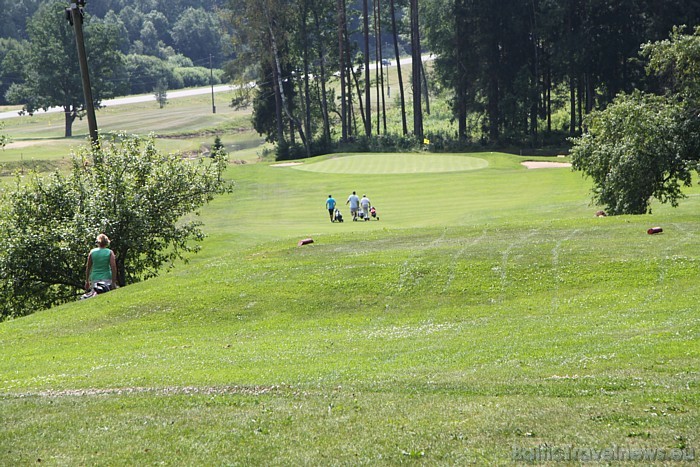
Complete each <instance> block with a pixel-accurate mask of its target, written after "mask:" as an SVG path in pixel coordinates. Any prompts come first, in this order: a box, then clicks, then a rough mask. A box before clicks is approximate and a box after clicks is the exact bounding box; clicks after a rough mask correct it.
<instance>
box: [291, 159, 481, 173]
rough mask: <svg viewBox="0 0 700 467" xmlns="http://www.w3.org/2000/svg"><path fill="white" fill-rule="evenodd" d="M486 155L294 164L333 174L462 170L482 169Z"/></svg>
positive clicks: (337, 160)
mask: <svg viewBox="0 0 700 467" xmlns="http://www.w3.org/2000/svg"><path fill="white" fill-rule="evenodd" d="M488 165H489V163H488V161H487V160H485V159H480V158H478V157H468V156H453V155H432V154H431V155H428V154H358V155H352V156H341V157H333V158H331V159H326V160H323V161H320V162H314V163H311V164H297V165H291V166H290V167H293V168H294V169H297V170H306V171H308V172H318V173H334V174H405V173H438V172H461V171H466V170H478V169H483V168H485V167H487V166H488Z"/></svg>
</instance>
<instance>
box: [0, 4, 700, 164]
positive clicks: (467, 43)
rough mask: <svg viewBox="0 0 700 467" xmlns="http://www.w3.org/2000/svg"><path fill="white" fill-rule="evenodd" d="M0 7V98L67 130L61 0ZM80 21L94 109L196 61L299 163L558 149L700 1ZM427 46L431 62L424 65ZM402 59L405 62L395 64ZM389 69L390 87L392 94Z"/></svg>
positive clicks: (183, 72) (66, 37)
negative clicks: (418, 145) (364, 155)
mask: <svg viewBox="0 0 700 467" xmlns="http://www.w3.org/2000/svg"><path fill="white" fill-rule="evenodd" d="M0 4H2V6H3V7H4V8H5V11H6V12H7V14H6V15H5V16H4V17H3V18H2V19H1V20H0V37H2V38H3V39H0V63H1V64H2V67H1V71H0V100H2V99H5V102H11V103H15V104H16V103H22V104H24V105H25V107H26V109H27V111H29V112H31V111H32V110H34V109H36V108H41V107H43V106H45V105H47V102H49V101H50V102H52V103H53V104H52V105H61V106H63V107H64V108H65V109H66V115H67V117H66V118H67V125H66V128H67V131H68V129H69V121H72V120H71V119H74V118H76V116H77V115H79V114H80V109H81V104H80V96H81V94H80V92H79V89H77V90H74V88H73V85H72V84H71V85H69V84H68V81H69V79H68V78H67V77H66V78H65V79H63V80H57V79H56V78H57V76H55V74H57V73H59V71H63V70H66V71H69V73H66V74H74V75H76V76H77V73H76V71H75V69H74V68H71V67H68V66H65V63H68V64H73V65H74V63H73V61H72V59H70V58H67V59H66V57H70V56H71V55H72V54H73V52H71V50H72V48H74V45H73V44H72V43H71V42H70V41H71V36H70V34H69V33H70V30H69V29H68V27H67V26H68V25H67V24H63V23H65V21H63V20H62V19H61V17H60V13H61V10H62V9H63V8H65V6H67V1H58V0H54V1H49V2H46V1H39V0H15V1H9V0H0ZM85 12H86V22H87V25H86V28H85V29H86V38H87V39H86V40H88V41H90V42H91V44H89V47H88V50H90V51H91V53H92V56H91V57H90V63H91V67H92V68H93V71H92V76H94V77H95V79H96V81H97V83H96V84H94V87H95V88H96V91H97V92H96V95H97V97H96V101H97V104H99V100H100V99H102V98H107V97H112V96H114V95H120V94H128V93H145V92H152V91H154V90H155V89H156V88H158V89H159V91H162V90H163V88H164V87H165V88H170V89H173V88H178V87H183V86H193V85H201V84H209V82H210V75H209V73H208V70H207V67H209V66H215V67H221V68H222V70H225V72H224V71H217V73H216V74H215V80H217V81H218V80H236V81H238V82H240V83H247V82H250V81H255V82H256V83H257V85H256V88H255V90H254V91H253V92H252V93H249V94H241V96H240V97H238V98H237V99H236V102H232V105H239V104H247V103H252V105H253V111H254V113H253V125H254V127H255V128H256V130H257V131H258V132H259V133H261V134H263V135H265V136H266V137H267V139H268V140H269V141H273V142H276V143H277V145H278V148H279V151H278V152H279V154H280V156H281V157H299V156H307V155H310V154H316V153H320V152H325V151H327V150H329V148H332V147H333V145H335V144H337V143H339V142H340V143H353V142H354V143H358V148H360V149H361V148H362V147H368V146H369V145H375V146H376V145H378V144H389V145H393V147H396V146H401V145H403V144H407V145H410V144H415V142H416V141H418V142H420V141H423V140H424V138H427V139H429V140H431V141H434V142H437V141H442V140H444V141H449V142H452V144H474V143H485V144H491V145H496V144H497V145H511V144H513V145H529V146H533V147H539V146H544V145H561V144H563V143H565V141H566V138H568V137H570V136H573V135H578V134H581V133H582V131H583V129H584V118H585V116H586V115H587V114H589V113H590V112H591V111H592V110H594V109H601V108H604V107H605V106H606V105H608V104H609V103H610V102H612V101H613V99H614V97H615V96H616V95H617V94H618V93H619V92H630V91H632V90H634V89H641V90H649V91H651V90H653V89H654V86H656V83H655V82H654V80H652V79H650V78H649V77H648V75H647V74H646V73H645V71H644V63H643V61H642V60H640V58H639V54H638V53H639V49H640V46H641V45H642V44H644V43H647V42H651V41H658V40H662V39H664V38H666V37H668V35H669V33H670V31H671V30H672V28H673V27H674V26H676V25H681V24H686V25H688V26H689V27H693V26H695V25H696V24H697V23H698V20H699V19H700V1H697V0H690V1H689V0H667V1H664V2H663V3H661V2H657V1H654V0H526V1H523V0H503V1H499V2H493V1H491V0H424V1H421V2H418V1H417V0H313V1H312V0H216V1H213V2H210V3H209V4H207V7H206V8H205V7H203V6H202V5H201V4H198V3H195V2H194V1H192V0H172V1H171V0H143V1H140V2H136V1H134V0H106V1H101V2H91V1H88V2H87V4H86V7H85ZM57 15H58V16H57ZM59 44H63V46H62V49H61V48H59V47H58V45H59ZM423 53H428V54H432V56H433V57H434V58H435V60H434V61H433V62H432V63H431V66H426V64H424V63H423V62H422V61H421V60H420V56H421V55H422V54H423ZM58 57H62V58H63V59H64V62H63V63H64V66H59V65H58ZM407 57H411V58H412V60H410V66H409V65H403V66H402V62H401V61H400V60H401V59H405V58H407ZM65 60H67V62H66V61H65ZM47 63H51V64H52V66H46V64H47ZM389 63H391V64H392V66H395V67H396V68H395V71H392V73H395V75H392V76H397V78H398V89H397V91H398V92H395V93H394V96H390V95H389V93H388V89H387V86H386V81H387V79H388V76H387V74H386V72H387V69H386V67H385V66H383V65H384V64H389ZM54 64H55V65H56V66H53V65H54ZM57 81H58V82H62V83H64V82H65V84H63V85H62V86H61V88H62V90H61V91H59V90H58V89H56V86H52V87H50V88H49V89H42V88H41V87H37V84H40V83H42V82H48V83H55V82H57ZM63 89H66V90H65V91H63ZM67 89H70V92H69V91H68V90H67ZM57 94H60V95H57ZM68 94H70V95H71V97H65V96H66V95H68ZM46 95H49V99H47V98H45V97H46ZM73 95H76V96H78V98H77V99H76V100H75V101H74V99H73V97H72V96H73ZM435 95H437V96H439V97H440V98H442V99H445V100H447V101H448V102H449V104H450V111H451V116H452V119H453V120H454V122H455V124H456V125H455V128H456V130H455V131H450V132H443V133H440V134H435V132H434V131H433V132H432V133H431V134H428V135H425V134H424V133H425V132H424V128H423V120H424V115H425V114H429V113H430V97H431V96H435ZM379 136H381V138H377V137H379ZM387 142H388V143H387Z"/></svg>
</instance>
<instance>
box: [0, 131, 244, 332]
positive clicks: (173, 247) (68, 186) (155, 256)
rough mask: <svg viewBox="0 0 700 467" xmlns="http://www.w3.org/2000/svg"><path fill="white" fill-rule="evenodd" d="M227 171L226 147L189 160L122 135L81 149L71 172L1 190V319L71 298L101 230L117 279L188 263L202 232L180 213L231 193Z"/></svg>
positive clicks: (150, 142) (152, 273) (78, 289)
mask: <svg viewBox="0 0 700 467" xmlns="http://www.w3.org/2000/svg"><path fill="white" fill-rule="evenodd" d="M225 168H226V160H225V157H224V156H223V154H222V153H221V152H217V154H216V155H215V157H214V158H213V159H208V158H207V159H206V160H203V159H202V160H199V161H197V162H194V163H193V162H191V161H188V160H185V159H183V158H182V157H180V156H179V155H177V154H169V155H164V154H161V153H159V152H158V150H157V149H156V147H155V141H154V139H153V138H145V139H144V138H140V137H135V136H126V135H119V136H117V137H114V138H112V139H111V140H109V141H107V140H102V141H101V145H100V146H99V147H98V146H85V147H82V148H80V149H79V150H78V152H77V154H74V155H73V157H72V170H71V171H70V173H68V174H63V173H61V172H58V171H56V172H55V173H53V174H52V175H50V176H48V177H45V178H41V177H40V176H39V175H37V174H36V173H33V174H31V175H29V176H27V177H21V176H19V175H18V176H17V178H16V180H15V183H14V185H13V186H11V187H7V186H0V189H1V190H0V295H1V296H2V297H3V300H2V301H1V302H0V318H3V317H10V316H20V315H25V314H28V313H31V312H33V311H35V310H37V309H40V308H46V307H50V306H52V305H55V304H59V303H63V302H66V301H68V300H73V299H75V298H76V297H77V296H78V295H79V294H80V293H82V290H81V289H82V286H83V279H84V271H85V258H86V255H87V252H88V251H89V249H90V247H91V245H92V244H93V242H94V239H95V237H96V235H97V234H98V233H101V232H103V233H106V234H107V235H108V236H109V237H110V238H111V239H112V244H111V248H112V250H113V251H114V253H115V256H116V258H117V269H118V277H119V283H120V285H124V284H126V283H131V282H137V281H140V280H143V279H147V278H149V277H153V276H155V275H157V274H158V272H159V270H160V269H162V268H163V267H165V266H172V264H173V262H174V261H175V260H177V259H182V260H186V258H185V257H184V253H187V252H195V251H197V250H198V248H199V246H198V245H196V244H192V241H201V240H202V239H203V238H204V235H203V233H202V231H201V230H200V225H201V223H200V222H198V221H196V220H186V221H183V217H184V216H185V215H189V214H192V213H195V214H196V212H197V210H198V209H199V208H200V207H202V206H203V205H204V204H206V203H208V202H209V201H211V200H212V199H213V198H214V196H215V195H217V194H220V193H224V192H227V191H229V190H230V186H229V185H228V184H227V183H225V182H224V181H223V180H222V178H221V176H222V173H223V171H224V170H225Z"/></svg>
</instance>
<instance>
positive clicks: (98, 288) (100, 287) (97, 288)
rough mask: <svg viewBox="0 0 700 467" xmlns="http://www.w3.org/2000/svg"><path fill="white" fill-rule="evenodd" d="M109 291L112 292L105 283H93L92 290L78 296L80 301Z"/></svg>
mask: <svg viewBox="0 0 700 467" xmlns="http://www.w3.org/2000/svg"><path fill="white" fill-rule="evenodd" d="M110 290H112V289H111V288H110V286H109V285H108V284H107V283H105V282H95V284H94V285H93V286H92V288H91V289H90V290H88V291H87V292H85V293H84V294H83V295H81V296H80V299H81V300H85V299H86V298H92V297H94V296H95V295H99V294H103V293H107V292H109V291H110Z"/></svg>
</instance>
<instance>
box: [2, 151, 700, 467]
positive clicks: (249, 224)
mask: <svg viewBox="0 0 700 467" xmlns="http://www.w3.org/2000/svg"><path fill="white" fill-rule="evenodd" d="M429 157H431V158H439V157H442V156H435V155H432V156H429ZM445 157H446V158H449V159H446V160H445V161H444V162H445V164H446V166H450V167H452V168H451V169H449V170H451V171H437V172H432V173H427V172H426V173H415V172H416V171H417V170H418V167H420V166H421V164H422V163H423V162H424V161H420V160H417V159H416V158H415V157H414V156H413V155H410V156H407V157H396V155H391V156H385V155H379V154H378V155H374V156H373V158H372V161H371V162H368V160H367V159H366V157H365V156H362V157H359V156H353V155H347V156H346V157H337V156H335V157H321V158H316V159H314V160H311V161H305V163H304V164H303V165H296V166H274V164H273V165H267V164H251V165H240V166H232V167H231V170H230V171H229V174H228V175H229V176H230V177H231V179H232V180H234V181H235V184H236V189H235V191H234V193H233V194H232V195H230V196H227V197H222V198H219V199H217V200H216V201H215V202H213V203H212V204H211V205H210V206H208V207H207V209H206V210H205V211H203V213H202V220H203V221H204V222H205V224H206V230H207V232H208V234H209V238H208V239H207V240H206V242H205V243H204V245H203V249H202V251H201V252H200V254H198V255H195V256H193V257H192V259H191V261H190V262H189V263H188V264H186V265H182V264H179V265H177V267H176V268H175V269H173V270H172V271H170V272H168V273H167V274H164V275H162V276H161V277H159V278H156V279H153V280H150V281H147V282H144V283H140V284H135V285H130V286H128V287H124V288H121V289H119V290H117V291H115V292H111V293H109V294H107V295H103V296H100V297H97V298H95V299H91V300H87V301H83V302H76V303H72V304H69V305H66V306H62V307H58V308H55V309H52V310H47V311H42V312H39V313H36V314H35V315H32V316H29V317H27V318H23V319H18V320H15V321H10V322H5V323H2V324H0V353H2V359H0V419H1V420H2V425H1V426H0V464H2V465H27V464H30V463H31V464H34V463H37V462H39V461H40V462H41V463H42V464H44V463H46V464H49V465H127V464H129V465H145V464H165V465H357V464H372V465H393V464H401V463H419V464H427V465H463V464H478V465H486V464H490V465H498V464H501V465H503V464H512V463H513V462H516V463H518V462H527V461H534V462H536V463H538V464H539V463H546V462H548V461H557V460H567V459H568V460H570V461H572V462H573V463H578V462H579V461H587V460H588V461H590V460H598V461H614V460H617V459H618V458H619V457H620V456H622V457H623V458H624V456H628V460H629V459H631V460H632V461H633V462H634V461H636V462H638V463H640V464H651V463H655V462H656V461H658V462H661V461H662V460H665V461H673V460H678V459H677V457H680V460H682V461H683V460H684V461H686V462H691V460H692V459H694V460H695V461H697V457H694V456H696V455H700V452H697V453H696V451H695V449H696V448H698V447H700V443H698V435H697V426H698V425H699V424H700V419H699V409H698V407H699V406H700V396H699V394H700V391H699V384H698V383H699V380H700V378H699V375H698V367H699V363H700V361H699V360H700V358H699V357H700V355H699V350H700V346H699V345H698V337H699V330H700V318H699V317H698V305H697V303H698V300H699V299H700V285H698V281H697V277H698V267H699V266H700V259H699V258H700V243H699V242H698V233H697V232H698V231H699V227H700V222H699V221H698V219H697V214H696V213H697V210H698V208H699V207H700V206H699V203H700V197H698V194H699V192H698V190H697V188H693V189H691V190H689V191H688V195H689V199H687V200H685V201H684V202H683V203H682V204H681V206H680V207H679V208H677V209H672V208H669V207H666V206H655V213H654V215H650V216H620V217H614V218H613V217H609V218H595V217H594V216H593V213H594V211H595V208H593V207H591V206H589V205H588V201H587V200H588V190H589V184H588V182H586V181H585V180H583V179H582V178H581V177H580V175H579V174H574V173H571V172H570V171H569V170H568V169H541V170H527V169H525V168H524V167H523V166H521V165H520V160H521V159H520V158H517V157H515V156H509V155H505V154H498V153H483V154H469V155H464V156H459V157H464V159H465V160H464V161H462V162H463V163H464V164H463V165H460V164H456V165H453V163H454V162H455V161H453V160H452V158H454V157H456V156H454V155H452V156H445ZM382 158H387V159H386V160H382ZM375 159H376V160H375ZM474 160H483V161H486V163H487V164H486V165H484V164H482V163H479V166H478V167H473V166H471V164H472V163H473V162H474ZM435 163H436V164H437V165H440V162H439V161H435ZM334 164H338V165H337V166H336V165H334ZM368 164H371V166H372V169H371V170H368ZM319 167H321V169H323V167H325V169H323V170H321V169H319ZM414 169H415V170H414ZM445 170H448V169H445ZM352 190H355V191H357V192H358V194H363V193H366V194H367V195H368V196H369V197H370V199H371V200H372V201H373V203H375V204H376V206H377V208H378V210H379V212H380V219H381V220H379V221H370V222H352V221H351V220H350V216H349V212H348V210H347V209H344V208H345V206H344V204H343V203H344V201H345V199H346V197H347V195H348V194H349V193H350V192H351V191H352ZM328 194H332V195H334V196H335V197H336V199H338V200H339V201H340V205H341V209H342V211H343V214H344V216H345V219H346V221H345V222H343V223H331V222H329V220H328V215H327V212H326V211H325V209H324V203H325V199H326V197H327V196H328ZM656 225H659V226H662V227H663V228H664V233H663V234H659V235H648V234H647V233H646V230H647V229H648V228H649V227H652V226H656ZM307 237H311V238H313V239H314V243H312V244H310V245H305V246H303V247H299V246H297V241H298V240H299V239H302V238H307ZM565 456H569V457H568V458H567V457H565ZM601 456H608V457H601ZM614 456H617V457H614ZM632 456H634V457H632ZM641 456H645V457H641ZM651 456H653V457H651ZM674 456H675V457H674Z"/></svg>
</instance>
